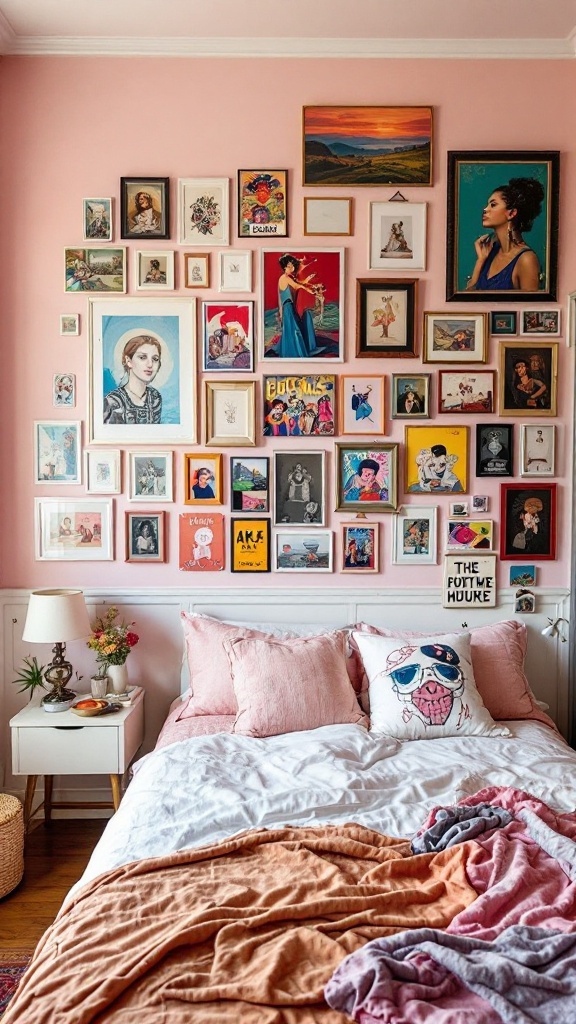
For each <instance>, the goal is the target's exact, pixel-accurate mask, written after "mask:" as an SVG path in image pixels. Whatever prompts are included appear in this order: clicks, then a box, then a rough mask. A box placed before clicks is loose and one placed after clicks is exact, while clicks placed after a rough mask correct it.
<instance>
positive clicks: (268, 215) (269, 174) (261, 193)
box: [238, 170, 288, 238]
mask: <svg viewBox="0 0 576 1024" xmlns="http://www.w3.org/2000/svg"><path fill="white" fill-rule="evenodd" d="M287 234H288V171H286V170H282V171H279V170H273V171H269V170H267V171H263V170H239V171H238V237H239V238H262V237H264V236H265V237H267V238H270V237H276V238H280V237H282V236H285V235H287Z"/></svg>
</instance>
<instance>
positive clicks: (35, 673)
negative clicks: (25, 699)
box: [12, 655, 47, 700]
mask: <svg viewBox="0 0 576 1024" xmlns="http://www.w3.org/2000/svg"><path fill="white" fill-rule="evenodd" d="M23 662H24V664H23V666H22V668H21V669H20V672H19V673H18V675H17V676H16V679H13V680H12V682H13V683H16V684H19V685H20V689H19V690H18V693H25V692H26V690H28V691H29V699H30V700H32V697H33V696H34V694H35V692H36V690H37V688H38V687H41V688H42V689H43V690H45V689H47V683H46V680H45V679H44V670H45V668H46V666H45V665H39V664H38V661H37V659H36V658H33V657H32V656H31V655H28V657H27V658H23Z"/></svg>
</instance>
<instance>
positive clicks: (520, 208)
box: [446, 150, 560, 303]
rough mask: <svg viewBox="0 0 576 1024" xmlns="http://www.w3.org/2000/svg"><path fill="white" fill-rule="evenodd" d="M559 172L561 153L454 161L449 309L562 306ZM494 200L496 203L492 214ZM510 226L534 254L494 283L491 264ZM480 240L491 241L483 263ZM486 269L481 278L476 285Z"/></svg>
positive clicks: (464, 156) (466, 155)
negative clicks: (460, 305) (456, 305)
mask: <svg viewBox="0 0 576 1024" xmlns="http://www.w3.org/2000/svg"><path fill="white" fill-rule="evenodd" d="M559 171H560V153H559V152H557V151H537V150H516V151H514V150H507V151H505V150H502V151H499V150H467V151H458V152H449V153H448V229H447V251H446V263H447V267H446V298H447V299H448V301H449V302H452V301H460V302H462V301H464V302H491V303H495V302H510V301H511V300H513V301H514V302H535V301H536V302H550V301H554V300H555V299H556V278H557V268H558V197H559ZM501 189H504V190H505V194H504V193H503V192H502V191H501ZM492 196H496V198H495V200H494V203H493V205H492V207H489V205H488V204H489V201H490V199H491V197H492ZM507 211H509V213H508V212H507ZM513 211H516V212H515V213H513ZM508 224H510V225H511V230H512V231H514V232H515V237H517V238H518V239H520V240H521V242H523V243H524V244H525V245H526V246H528V247H529V249H530V250H531V254H530V255H529V259H528V260H524V263H523V264H521V263H519V262H518V260H516V261H515V262H514V264H513V265H510V266H508V264H507V265H505V266H504V267H503V268H502V270H501V271H500V272H499V273H497V274H492V275H491V274H490V269H491V263H492V260H493V259H494V258H495V256H496V255H497V254H498V253H499V252H500V249H501V246H504V250H505V251H506V250H507V244H508V243H507V239H508ZM499 236H500V237H499ZM480 238H485V239H486V243H485V244H484V247H483V249H482V255H481V256H480V257H478V255H477V253H476V246H479V247H480V248H482V243H481V242H479V239H480ZM523 255H524V250H522V249H520V248H519V249H518V258H519V260H522V259H523ZM481 265H482V267H483V273H482V275H481V276H480V277H479V278H478V280H476V277H477V274H478V272H479V268H480V267H481ZM521 275H522V276H523V277H524V278H525V282H523V280H522V276H521ZM532 279H534V285H533V286H532V285H531V282H532ZM524 283H525V285H526V287H524V286H523V285H524Z"/></svg>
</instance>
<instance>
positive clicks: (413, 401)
mask: <svg viewBox="0 0 576 1024" xmlns="http://www.w3.org/2000/svg"><path fill="white" fill-rule="evenodd" d="M391 379H392V419H393V420H418V419H420V420H427V419H429V418H430V374H429V373H412V374H406V373H393V374H392V378H391Z"/></svg>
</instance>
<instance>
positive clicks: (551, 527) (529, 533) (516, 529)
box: [500, 483, 556, 562]
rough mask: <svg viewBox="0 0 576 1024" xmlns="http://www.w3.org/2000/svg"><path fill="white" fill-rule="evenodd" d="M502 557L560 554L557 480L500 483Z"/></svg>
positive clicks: (525, 559)
mask: <svg viewBox="0 0 576 1024" xmlns="http://www.w3.org/2000/svg"><path fill="white" fill-rule="evenodd" d="M500 558H501V559H502V560H503V561H504V560H507V561H523V562H531V561H536V562H542V561H550V560H553V559H555V558H556V484H555V483H547V484H545V483H537V484H536V483H535V484H534V485H533V486H531V485H530V484H529V483H517V484H500Z"/></svg>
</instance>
